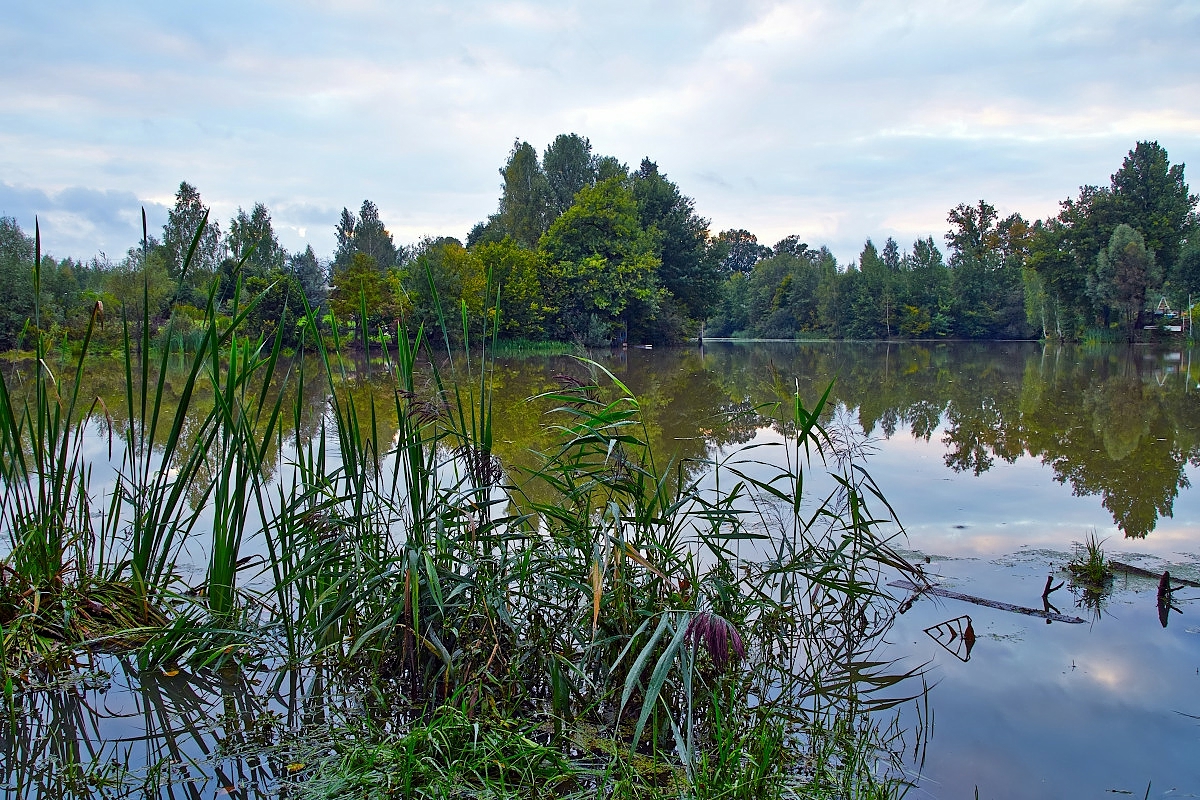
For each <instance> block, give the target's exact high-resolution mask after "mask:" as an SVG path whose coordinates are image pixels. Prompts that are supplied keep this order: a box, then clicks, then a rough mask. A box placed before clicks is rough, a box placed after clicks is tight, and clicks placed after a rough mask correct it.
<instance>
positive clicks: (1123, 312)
mask: <svg viewBox="0 0 1200 800" xmlns="http://www.w3.org/2000/svg"><path fill="white" fill-rule="evenodd" d="M1161 283H1162V272H1161V270H1160V269H1159V266H1158V264H1157V263H1155V259H1154V253H1152V252H1150V251H1149V250H1148V249H1147V248H1146V241H1145V239H1144V237H1143V236H1142V234H1141V232H1140V231H1138V230H1136V229H1134V228H1133V227H1131V226H1129V225H1118V226H1117V227H1116V228H1115V229H1114V230H1113V234H1112V238H1111V239H1109V242H1108V249H1107V250H1105V251H1103V252H1101V253H1100V255H1099V256H1097V258H1096V271H1095V273H1094V274H1093V275H1091V276H1089V278H1088V291H1089V292H1090V293H1091V295H1092V298H1093V300H1094V301H1095V303H1096V305H1097V307H1099V308H1101V309H1105V310H1111V311H1112V312H1114V313H1116V314H1117V315H1118V316H1119V317H1120V321H1121V327H1122V328H1123V329H1124V330H1125V332H1126V333H1127V335H1128V336H1129V340H1130V341H1133V338H1134V334H1135V332H1136V331H1137V330H1138V328H1139V327H1140V323H1141V318H1142V310H1143V308H1144V307H1145V305H1146V293H1147V292H1149V291H1152V290H1154V289H1157V288H1158V286H1159V285H1161Z"/></svg>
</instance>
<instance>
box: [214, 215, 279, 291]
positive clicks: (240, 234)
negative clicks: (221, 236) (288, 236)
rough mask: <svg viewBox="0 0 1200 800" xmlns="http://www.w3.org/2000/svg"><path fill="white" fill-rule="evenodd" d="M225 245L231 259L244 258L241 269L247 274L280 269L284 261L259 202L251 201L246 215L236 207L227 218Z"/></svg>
mask: <svg viewBox="0 0 1200 800" xmlns="http://www.w3.org/2000/svg"><path fill="white" fill-rule="evenodd" d="M225 246H226V248H227V249H228V251H229V257H230V258H232V259H233V260H234V261H235V262H242V261H243V260H244V264H243V266H242V272H243V274H245V275H246V276H247V277H248V276H251V275H254V276H256V277H260V278H265V277H267V276H269V275H272V274H274V273H278V272H282V271H283V268H284V264H285V263H286V262H287V257H288V254H287V251H286V250H284V249H283V247H281V246H280V244H279V239H278V238H277V237H276V236H275V229H274V227H273V226H272V225H271V212H269V211H267V207H266V206H264V205H263V204H262V203H255V204H254V207H253V208H252V209H251V210H250V213H249V214H247V213H246V212H245V211H244V210H242V208H241V207H240V206H239V207H238V210H237V214H235V215H234V217H233V219H231V220H230V221H229V233H228V234H226V237H225Z"/></svg>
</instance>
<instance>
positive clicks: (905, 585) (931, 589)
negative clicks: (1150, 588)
mask: <svg viewBox="0 0 1200 800" xmlns="http://www.w3.org/2000/svg"><path fill="white" fill-rule="evenodd" d="M1156 577H1157V576H1156ZM888 586H891V587H894V588H896V589H906V590H908V591H910V592H916V593H917V594H930V595H934V596H935V597H948V598H950V599H951V600H963V601H965V602H967V603H974V604H975V605H977V606H986V607H988V608H996V609H999V610H1001V611H1012V612H1014V613H1016V614H1025V615H1028V616H1030V617H1041V618H1042V619H1050V620H1054V621H1055V622H1069V623H1071V624H1072V625H1077V624H1080V623H1083V622H1086V621H1087V620H1084V619H1080V618H1079V617H1068V616H1067V615H1066V614H1059V613H1057V612H1055V611H1044V610H1042V609H1040V608H1026V607H1024V606H1014V605H1013V604H1012V603H1001V602H1000V601H999V600H988V599H986V598H983V597H976V596H975V595H971V594H963V593H962V592H953V591H950V590H949V589H941V588H939V587H937V586H933V585H929V586H917V585H916V584H915V583H910V582H909V581H906V580H896V581H892V582H891V583H889V584H888Z"/></svg>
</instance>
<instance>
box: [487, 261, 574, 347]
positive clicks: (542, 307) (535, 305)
mask: <svg viewBox="0 0 1200 800" xmlns="http://www.w3.org/2000/svg"><path fill="white" fill-rule="evenodd" d="M474 252H475V255H476V256H478V258H479V261H480V263H481V264H482V265H483V268H484V271H485V272H486V273H487V274H490V275H491V279H492V285H493V286H494V287H495V289H494V291H499V294H500V331H501V333H503V334H504V335H506V336H515V337H522V338H527V339H537V338H540V337H541V336H542V335H543V333H544V332H545V327H544V323H545V320H546V315H547V314H548V313H551V312H552V311H554V309H553V308H551V307H550V306H548V305H547V300H546V297H545V295H544V293H543V291H542V280H541V273H542V271H543V267H542V260H541V257H540V256H539V254H538V253H537V251H534V250H526V249H525V248H523V247H518V246H517V243H516V242H514V241H513V240H512V239H509V238H505V239H504V240H502V241H499V242H488V243H486V244H482V245H480V246H479V247H478V248H476V250H475V251H474ZM491 302H492V299H491V298H489V303H491Z"/></svg>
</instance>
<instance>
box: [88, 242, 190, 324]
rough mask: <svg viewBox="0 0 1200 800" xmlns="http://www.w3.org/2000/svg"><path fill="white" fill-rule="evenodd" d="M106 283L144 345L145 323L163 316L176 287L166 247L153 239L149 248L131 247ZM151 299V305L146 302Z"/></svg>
mask: <svg viewBox="0 0 1200 800" xmlns="http://www.w3.org/2000/svg"><path fill="white" fill-rule="evenodd" d="M104 286H105V289H106V290H107V292H108V294H109V295H111V296H112V297H113V298H114V299H115V300H116V301H117V303H119V304H120V306H121V311H120V312H118V313H124V315H125V317H126V318H127V319H128V320H129V324H130V326H131V330H132V335H133V336H134V340H135V341H136V342H137V343H138V346H139V347H140V346H141V335H140V333H139V331H140V330H141V326H142V324H143V322H148V321H153V320H154V319H155V318H156V317H158V316H160V315H161V314H162V312H163V309H164V308H165V307H166V305H167V302H168V301H169V300H170V298H171V296H172V293H173V292H174V289H175V282H174V281H173V280H172V279H171V275H170V273H169V272H168V270H167V256H166V254H165V248H162V247H158V246H157V243H155V242H154V241H153V240H152V241H151V242H150V243H149V247H148V248H145V249H143V248H142V246H140V245H139V246H137V247H131V248H129V252H127V253H126V254H125V258H124V259H123V260H122V261H121V263H120V264H118V265H117V266H116V267H115V268H114V269H113V270H112V271H111V272H109V273H108V274H107V275H106V276H105V280H104ZM144 300H148V301H149V302H148V304H147V303H146V302H143V301H144Z"/></svg>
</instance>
